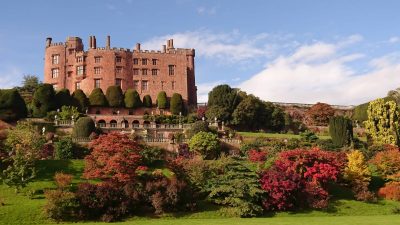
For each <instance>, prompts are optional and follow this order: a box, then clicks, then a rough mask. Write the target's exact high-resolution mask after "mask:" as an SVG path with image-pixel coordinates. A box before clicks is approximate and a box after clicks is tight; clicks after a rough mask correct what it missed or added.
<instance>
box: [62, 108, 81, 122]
mask: <svg viewBox="0 0 400 225" xmlns="http://www.w3.org/2000/svg"><path fill="white" fill-rule="evenodd" d="M58 115H59V116H60V117H59V118H60V119H61V120H71V119H72V118H74V120H76V119H78V117H79V115H80V113H79V112H78V108H77V107H75V106H66V105H64V106H62V107H61V111H60V112H59V113H58Z"/></svg>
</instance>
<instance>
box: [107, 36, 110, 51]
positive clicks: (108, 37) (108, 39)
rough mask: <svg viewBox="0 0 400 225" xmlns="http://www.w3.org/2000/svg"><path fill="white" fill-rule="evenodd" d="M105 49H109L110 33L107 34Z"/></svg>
mask: <svg viewBox="0 0 400 225" xmlns="http://www.w3.org/2000/svg"><path fill="white" fill-rule="evenodd" d="M106 49H110V35H107V40H106Z"/></svg>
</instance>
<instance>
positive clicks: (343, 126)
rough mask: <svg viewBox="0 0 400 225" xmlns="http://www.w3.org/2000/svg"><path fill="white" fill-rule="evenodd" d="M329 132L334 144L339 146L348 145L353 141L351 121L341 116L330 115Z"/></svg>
mask: <svg viewBox="0 0 400 225" xmlns="http://www.w3.org/2000/svg"><path fill="white" fill-rule="evenodd" d="M329 134H330V135H331V137H332V142H333V144H334V145H336V146H339V147H342V146H344V145H350V144H351V142H352V141H353V122H352V121H351V120H350V119H348V118H346V117H343V116H336V117H331V118H330V120H329Z"/></svg>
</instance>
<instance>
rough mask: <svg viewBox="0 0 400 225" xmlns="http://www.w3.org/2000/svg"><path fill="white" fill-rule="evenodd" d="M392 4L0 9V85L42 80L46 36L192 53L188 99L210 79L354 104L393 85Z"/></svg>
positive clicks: (396, 68) (94, 0)
mask: <svg viewBox="0 0 400 225" xmlns="http://www.w3.org/2000/svg"><path fill="white" fill-rule="evenodd" d="M399 9H400V1H395V0H393V1H389V0H376V1H370V0H363V1H361V0H335V1H321V0H235V1H232V0H230V1H228V0H226V1H225V0H221V1H218V0H204V1H195V0H169V1H165V0H146V1H143V0H142V1H138V0H68V1H58V0H51V1H50V0H47V1H44V0H36V1H29V0H26V1H21V0H13V1H4V2H2V6H1V7H0V88H10V87H13V86H18V85H21V82H22V77H23V76H24V75H27V74H33V75H37V76H39V77H40V78H41V79H42V77H43V69H44V61H43V58H44V49H45V39H46V37H52V38H53V42H64V41H65V40H66V37H68V36H78V37H81V38H82V39H83V41H84V44H85V48H87V46H88V44H87V42H88V38H89V36H90V35H95V36H96V39H97V45H98V46H104V45H105V39H106V36H107V35H111V46H112V47H123V48H131V49H132V48H133V47H134V45H135V44H136V43H137V42H140V43H142V49H149V50H159V49H160V48H161V45H162V44H164V43H165V41H166V40H167V39H169V38H173V39H174V45H175V47H178V48H194V49H196V58H195V60H196V61H195V66H196V71H195V72H196V85H197V87H198V101H199V102H205V101H207V94H208V92H209V91H210V90H211V89H212V88H213V87H214V86H216V85H218V84H229V85H231V86H232V87H237V88H240V89H241V90H243V91H245V92H247V93H249V94H254V95H256V96H258V97H260V98H261V99H263V100H266V101H274V102H292V103H293V102H295V103H310V104H314V103H316V102H326V103H329V104H340V105H357V104H360V103H364V102H367V101H369V100H372V99H375V98H378V97H384V96H385V95H386V94H387V92H388V91H389V90H392V89H396V88H398V87H400V29H399V24H400V13H399V12H398V10H399Z"/></svg>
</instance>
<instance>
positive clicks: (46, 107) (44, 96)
mask: <svg viewBox="0 0 400 225" xmlns="http://www.w3.org/2000/svg"><path fill="white" fill-rule="evenodd" d="M56 106H57V104H56V98H55V93H54V89H53V86H52V85H51V84H41V85H40V86H39V88H38V89H36V91H35V93H34V94H33V98H32V110H33V111H32V115H33V116H34V117H44V116H46V114H47V112H50V111H52V110H54V109H56Z"/></svg>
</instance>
